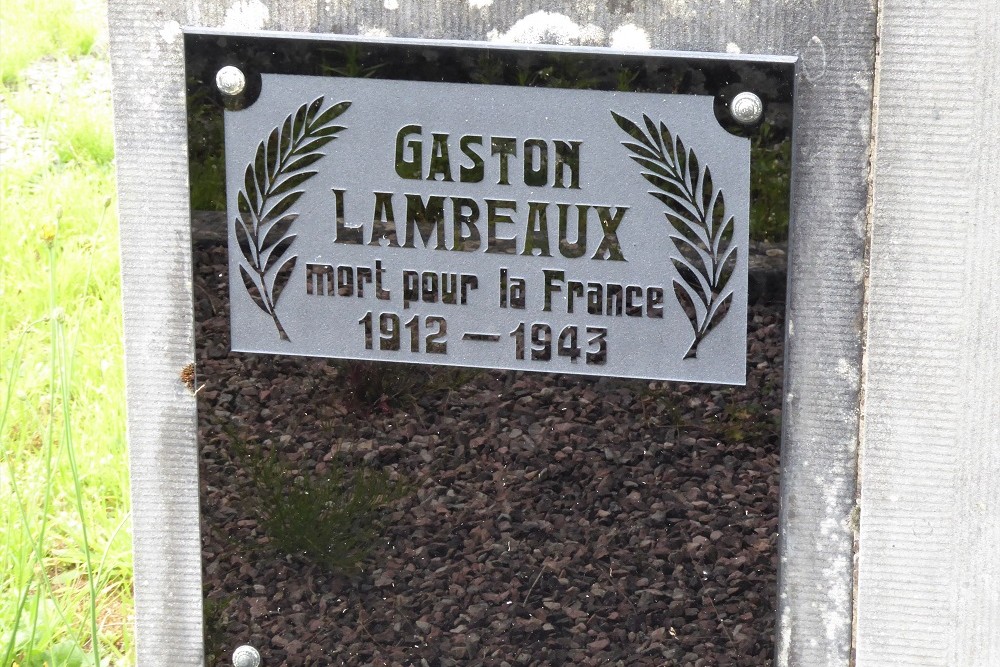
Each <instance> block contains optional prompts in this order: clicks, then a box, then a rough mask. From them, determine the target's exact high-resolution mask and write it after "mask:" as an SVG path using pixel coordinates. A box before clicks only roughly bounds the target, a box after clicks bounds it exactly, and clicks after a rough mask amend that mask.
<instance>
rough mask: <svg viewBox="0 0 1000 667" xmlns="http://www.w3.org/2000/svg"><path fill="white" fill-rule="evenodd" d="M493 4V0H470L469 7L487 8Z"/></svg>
mask: <svg viewBox="0 0 1000 667" xmlns="http://www.w3.org/2000/svg"><path fill="white" fill-rule="evenodd" d="M492 4H493V0H469V7H472V8H473V9H486V8H487V7H489V6H490V5H492Z"/></svg>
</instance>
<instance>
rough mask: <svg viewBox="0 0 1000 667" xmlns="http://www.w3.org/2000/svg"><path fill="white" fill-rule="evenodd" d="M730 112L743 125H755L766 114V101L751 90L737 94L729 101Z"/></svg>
mask: <svg viewBox="0 0 1000 667" xmlns="http://www.w3.org/2000/svg"><path fill="white" fill-rule="evenodd" d="M729 113H731V114H732V115H733V120H735V121H736V122H737V123H739V124H741V125H753V124H754V123H756V122H757V121H759V120H760V118H761V116H763V115H764V103H763V102H762V101H761V99H760V98H759V97H757V96H756V95H754V94H753V93H751V92H746V91H744V92H742V93H739V94H738V95H736V97H734V98H733V100H732V101H731V102H730V103H729Z"/></svg>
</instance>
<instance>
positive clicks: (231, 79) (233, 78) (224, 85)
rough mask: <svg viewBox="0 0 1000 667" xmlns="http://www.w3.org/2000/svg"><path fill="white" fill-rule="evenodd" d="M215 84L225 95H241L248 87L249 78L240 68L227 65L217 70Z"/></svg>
mask: <svg viewBox="0 0 1000 667" xmlns="http://www.w3.org/2000/svg"><path fill="white" fill-rule="evenodd" d="M215 85H216V86H217V87H218V88H219V90H220V91H222V94H223V95H229V96H233V95H239V94H240V93H242V92H243V89H244V88H246V87H247V78H246V76H244V74H243V72H242V71H240V68H238V67H233V66H232V65H226V66H225V67H223V68H222V69H220V70H219V71H218V72H216V74H215Z"/></svg>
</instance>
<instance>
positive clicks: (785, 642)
mask: <svg viewBox="0 0 1000 667" xmlns="http://www.w3.org/2000/svg"><path fill="white" fill-rule="evenodd" d="M782 597H785V596H784V595H782ZM781 628H782V631H781V632H779V633H778V651H777V655H776V656H775V659H776V661H777V663H778V667H788V659H789V657H790V655H791V642H790V641H789V640H790V639H791V636H792V608H791V607H790V606H789V605H787V604H784V605H782V606H781Z"/></svg>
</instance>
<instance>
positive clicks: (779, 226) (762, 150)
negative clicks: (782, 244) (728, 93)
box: [750, 124, 792, 241]
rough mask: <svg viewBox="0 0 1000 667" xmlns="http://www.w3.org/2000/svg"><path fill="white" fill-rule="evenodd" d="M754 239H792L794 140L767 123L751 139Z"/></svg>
mask: <svg viewBox="0 0 1000 667" xmlns="http://www.w3.org/2000/svg"><path fill="white" fill-rule="evenodd" d="M750 150H751V153H752V158H751V163H752V164H753V168H752V169H751V170H750V238H751V239H753V240H754V241H785V240H787V239H788V211H789V184H788V178H789V174H790V173H791V170H792V142H791V140H790V139H789V138H788V137H779V136H778V135H777V133H776V131H775V130H774V129H773V128H772V127H770V126H769V125H767V124H765V125H762V126H761V128H760V130H759V131H758V132H757V133H756V134H755V135H754V137H753V139H752V141H751V149H750Z"/></svg>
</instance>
